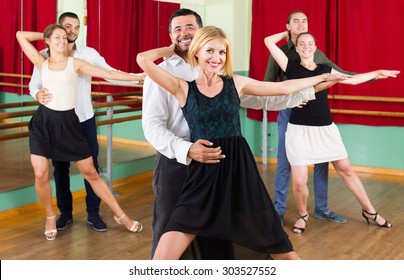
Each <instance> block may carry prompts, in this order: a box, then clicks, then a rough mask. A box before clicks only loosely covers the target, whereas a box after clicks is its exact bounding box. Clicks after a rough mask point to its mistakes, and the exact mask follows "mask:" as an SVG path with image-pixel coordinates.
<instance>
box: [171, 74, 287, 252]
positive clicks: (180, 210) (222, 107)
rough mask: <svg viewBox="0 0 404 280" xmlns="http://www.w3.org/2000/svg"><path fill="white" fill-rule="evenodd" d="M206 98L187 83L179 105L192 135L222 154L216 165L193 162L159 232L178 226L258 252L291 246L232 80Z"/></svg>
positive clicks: (178, 229)
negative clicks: (245, 132) (245, 129)
mask: <svg viewBox="0 0 404 280" xmlns="http://www.w3.org/2000/svg"><path fill="white" fill-rule="evenodd" d="M222 79H223V83H224V84H223V89H222V91H221V92H220V93H219V94H218V95H217V96H215V97H213V98H209V97H206V96H205V95H203V94H202V93H200V92H199V90H198V88H197V86H196V84H195V81H193V82H189V92H188V98H187V102H186V104H185V106H184V107H183V108H182V110H183V113H184V116H185V118H186V120H187V122H188V125H189V128H190V132H191V139H192V141H196V140H198V139H208V140H210V141H211V142H212V143H214V146H220V147H221V148H222V151H223V153H224V154H225V155H226V158H225V159H223V160H221V162H220V163H218V164H202V163H199V162H196V161H192V163H191V164H190V166H189V168H188V177H187V180H186V182H185V184H184V186H183V188H182V191H181V194H180V197H179V199H178V202H177V205H176V207H175V209H174V212H173V213H172V215H171V217H170V220H169V222H168V224H167V226H166V228H165V231H164V232H169V231H180V232H185V233H190V234H194V235H198V236H203V237H211V238H218V239H224V240H228V241H231V242H234V243H237V244H239V245H241V246H244V247H247V248H249V249H251V250H254V251H257V252H261V253H285V252H290V251H293V247H292V244H291V242H290V241H289V239H288V236H287V234H286V233H285V231H284V230H283V228H282V226H281V223H280V219H279V217H278V215H277V213H276V211H275V208H274V206H273V203H272V201H271V198H270V197H269V194H268V192H267V190H266V188H265V185H264V183H263V181H262V179H261V177H260V174H259V172H258V169H257V166H256V163H255V160H254V157H253V154H252V152H251V150H250V148H249V146H248V144H247V142H246V140H245V139H244V138H243V137H242V135H241V130H240V116H239V108H240V99H239V96H238V93H237V90H236V88H235V85H234V82H233V79H231V78H224V77H223V78H222Z"/></svg>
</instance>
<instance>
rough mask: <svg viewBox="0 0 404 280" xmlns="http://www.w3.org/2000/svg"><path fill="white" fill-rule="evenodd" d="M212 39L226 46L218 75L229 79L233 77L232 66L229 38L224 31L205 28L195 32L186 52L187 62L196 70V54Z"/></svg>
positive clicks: (209, 27)
mask: <svg viewBox="0 0 404 280" xmlns="http://www.w3.org/2000/svg"><path fill="white" fill-rule="evenodd" d="M213 39H221V40H223V42H224V43H225V45H226V62H225V63H224V65H223V67H222V69H221V71H220V74H221V75H223V76H227V77H231V76H232V75H233V65H232V61H231V50H230V43H229V38H228V37H227V35H226V33H224V31H223V30H222V29H220V28H218V27H215V26H205V27H202V28H201V29H199V30H198V31H197V32H196V34H195V36H194V38H193V39H192V42H191V45H190V47H189V50H188V62H189V64H190V65H191V67H193V68H196V67H197V66H198V57H197V56H196V53H197V52H198V51H199V50H200V49H201V48H202V47H203V46H204V45H205V44H206V43H208V42H209V41H212V40H213Z"/></svg>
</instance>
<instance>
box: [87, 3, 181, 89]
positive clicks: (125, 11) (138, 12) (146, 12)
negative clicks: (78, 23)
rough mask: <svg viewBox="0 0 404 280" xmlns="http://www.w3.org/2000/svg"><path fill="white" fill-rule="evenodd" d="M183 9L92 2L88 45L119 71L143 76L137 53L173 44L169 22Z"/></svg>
mask: <svg viewBox="0 0 404 280" xmlns="http://www.w3.org/2000/svg"><path fill="white" fill-rule="evenodd" d="M179 8H180V5H179V4H172V3H164V2H158V1H154V0H137V1H133V0H120V1H116V0H88V1H87V9H88V17H87V24H88V29H87V30H88V31H87V45H88V46H90V47H93V48H95V49H96V50H98V51H99V52H100V54H101V55H102V56H103V57H104V58H105V59H106V61H107V62H108V64H109V65H111V66H112V67H114V68H116V69H119V70H122V71H125V72H132V73H139V72H142V70H141V69H140V68H139V66H138V65H137V63H136V55H137V53H138V52H141V51H145V50H148V49H152V48H156V47H160V46H167V45H169V44H170V43H171V40H170V38H169V36H168V25H169V19H170V16H171V14H172V13H173V12H174V11H176V10H178V9H179ZM104 89H108V90H109V91H112V92H114V90H118V89H116V88H113V87H103V88H102V90H104ZM120 90H122V89H120ZM132 90H133V89H132ZM128 91H130V88H128Z"/></svg>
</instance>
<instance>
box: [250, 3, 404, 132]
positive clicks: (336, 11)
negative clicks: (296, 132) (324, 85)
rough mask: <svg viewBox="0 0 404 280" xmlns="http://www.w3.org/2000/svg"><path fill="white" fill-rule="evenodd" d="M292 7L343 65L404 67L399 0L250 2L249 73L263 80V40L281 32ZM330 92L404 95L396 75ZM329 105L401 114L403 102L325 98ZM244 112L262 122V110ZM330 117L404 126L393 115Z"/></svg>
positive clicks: (363, 69)
mask: <svg viewBox="0 0 404 280" xmlns="http://www.w3.org/2000/svg"><path fill="white" fill-rule="evenodd" d="M293 10H302V11H303V12H305V13H306V14H307V16H308V19H309V31H310V32H312V33H313V34H314V35H315V36H316V39H317V46H318V48H319V49H321V50H322V51H323V52H324V53H325V54H326V55H327V57H328V58H330V59H331V60H332V61H334V62H335V63H336V64H337V65H338V66H340V67H341V68H342V69H344V70H348V71H353V72H357V73H361V72H368V71H371V70H376V69H396V70H401V69H403V68H404V58H403V54H402V52H401V51H400V47H401V46H402V45H403V43H404V36H402V34H404V33H403V27H402V24H400V18H401V17H400V14H402V11H403V10H404V1H400V0H390V1H388V5H387V4H386V2H383V1H376V0H355V1H347V0H325V1H323V0H290V1H282V2H279V1H273V0H268V1H255V0H253V2H252V32H251V50H252V51H251V54H250V77H252V78H256V79H260V80H262V79H263V78H264V75H265V69H266V66H267V64H266V63H267V60H268V57H269V51H268V50H267V49H266V47H265V45H264V42H263V39H264V38H265V36H267V35H269V34H274V33H276V32H280V31H283V30H285V29H286V19H287V17H288V15H289V14H290V13H291V12H292V11H293ZM284 43H285V42H282V44H284ZM263 57H264V59H263ZM401 75H402V74H401ZM330 94H341V95H358V96H388V97H404V83H403V82H402V77H401V76H400V75H399V76H398V78H396V79H387V80H380V81H376V82H368V83H364V84H361V85H356V86H349V85H337V86H334V87H333V88H331V89H330ZM330 106H331V108H335V109H357V110H373V111H387V112H404V104H397V103H396V104H394V103H384V102H363V101H361V102H360V101H334V100H330ZM247 116H248V117H250V118H252V119H255V120H262V111H256V110H247ZM276 117H277V113H276V112H269V113H268V119H269V121H276ZM333 119H334V121H335V122H338V123H351V124H364V125H398V126H403V125H404V119H403V118H395V117H379V116H360V115H358V116H356V115H341V114H334V116H333Z"/></svg>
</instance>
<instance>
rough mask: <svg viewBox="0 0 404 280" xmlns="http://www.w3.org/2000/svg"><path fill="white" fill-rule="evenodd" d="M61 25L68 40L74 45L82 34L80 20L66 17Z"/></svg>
mask: <svg viewBox="0 0 404 280" xmlns="http://www.w3.org/2000/svg"><path fill="white" fill-rule="evenodd" d="M60 25H61V26H63V27H64V28H65V29H66V32H67V40H68V41H69V43H74V42H75V41H76V40H77V38H78V37H79V34H80V20H78V19H77V18H71V17H65V18H64V19H63V21H62V22H61V23H60Z"/></svg>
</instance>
